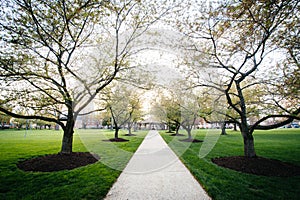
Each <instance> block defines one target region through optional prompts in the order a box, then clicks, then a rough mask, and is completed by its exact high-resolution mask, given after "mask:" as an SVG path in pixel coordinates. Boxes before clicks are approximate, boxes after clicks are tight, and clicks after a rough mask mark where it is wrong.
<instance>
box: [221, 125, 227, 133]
mask: <svg viewBox="0 0 300 200" xmlns="http://www.w3.org/2000/svg"><path fill="white" fill-rule="evenodd" d="M221 130H222V131H221V135H227V134H226V122H221Z"/></svg>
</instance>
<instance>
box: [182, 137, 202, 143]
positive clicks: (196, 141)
mask: <svg viewBox="0 0 300 200" xmlns="http://www.w3.org/2000/svg"><path fill="white" fill-rule="evenodd" d="M179 141H181V142H192V143H199V142H203V140H197V139H193V138H191V139H189V138H187V139H182V140H179Z"/></svg>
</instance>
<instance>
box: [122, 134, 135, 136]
mask: <svg viewBox="0 0 300 200" xmlns="http://www.w3.org/2000/svg"><path fill="white" fill-rule="evenodd" d="M124 136H136V134H125V135H124Z"/></svg>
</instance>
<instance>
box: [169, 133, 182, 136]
mask: <svg viewBox="0 0 300 200" xmlns="http://www.w3.org/2000/svg"><path fill="white" fill-rule="evenodd" d="M170 136H185V135H184V134H180V133H179V134H176V133H174V134H171V135H170Z"/></svg>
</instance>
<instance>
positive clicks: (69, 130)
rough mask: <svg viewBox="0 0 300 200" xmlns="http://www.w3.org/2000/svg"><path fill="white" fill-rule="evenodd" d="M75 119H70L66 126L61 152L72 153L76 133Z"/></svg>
mask: <svg viewBox="0 0 300 200" xmlns="http://www.w3.org/2000/svg"><path fill="white" fill-rule="evenodd" d="M74 125H75V120H74V119H73V117H72V118H71V119H68V121H67V124H66V127H65V128H64V135H63V139H62V146H61V153H63V154H71V153H72V148H73V134H74Z"/></svg>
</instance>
